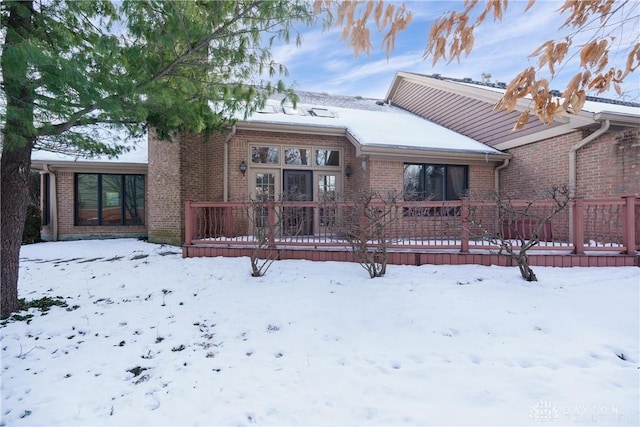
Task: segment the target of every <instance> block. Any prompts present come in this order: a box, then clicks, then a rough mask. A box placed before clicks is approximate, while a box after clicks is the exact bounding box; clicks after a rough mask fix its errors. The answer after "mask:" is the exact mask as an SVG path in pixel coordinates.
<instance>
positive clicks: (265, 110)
mask: <svg viewBox="0 0 640 427" xmlns="http://www.w3.org/2000/svg"><path fill="white" fill-rule="evenodd" d="M256 112H257V113H261V114H275V113H277V111H276V107H275V106H273V105H265V106H264V107H262V108H260V109H258V110H256Z"/></svg>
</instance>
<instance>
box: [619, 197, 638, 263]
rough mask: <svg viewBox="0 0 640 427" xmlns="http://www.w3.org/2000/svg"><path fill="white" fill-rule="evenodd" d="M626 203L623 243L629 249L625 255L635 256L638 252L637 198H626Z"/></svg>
mask: <svg viewBox="0 0 640 427" xmlns="http://www.w3.org/2000/svg"><path fill="white" fill-rule="evenodd" d="M625 202H626V204H625V209H624V212H625V215H624V222H623V223H624V235H623V237H622V239H623V240H622V242H623V244H624V245H625V246H626V247H627V250H626V251H625V253H627V254H634V253H635V251H636V241H635V240H636V229H635V228H636V221H635V219H636V218H635V216H636V215H635V214H636V198H635V196H626V197H625Z"/></svg>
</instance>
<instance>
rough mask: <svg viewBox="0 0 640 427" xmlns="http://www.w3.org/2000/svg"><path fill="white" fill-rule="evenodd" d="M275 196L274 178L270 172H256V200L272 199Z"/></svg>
mask: <svg viewBox="0 0 640 427" xmlns="http://www.w3.org/2000/svg"><path fill="white" fill-rule="evenodd" d="M275 196H276V178H275V175H274V174H272V173H256V200H258V201H265V200H274V199H275Z"/></svg>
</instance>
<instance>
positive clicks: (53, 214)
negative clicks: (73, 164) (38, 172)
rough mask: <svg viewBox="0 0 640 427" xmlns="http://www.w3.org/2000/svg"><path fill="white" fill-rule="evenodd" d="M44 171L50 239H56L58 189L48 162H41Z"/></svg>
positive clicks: (53, 240) (53, 172)
mask: <svg viewBox="0 0 640 427" xmlns="http://www.w3.org/2000/svg"><path fill="white" fill-rule="evenodd" d="M43 167H44V172H45V173H48V174H49V221H50V222H51V241H52V242H57V241H58V190H57V187H58V186H57V184H56V173H55V171H54V170H53V169H51V168H50V167H49V165H48V164H46V163H45V164H43Z"/></svg>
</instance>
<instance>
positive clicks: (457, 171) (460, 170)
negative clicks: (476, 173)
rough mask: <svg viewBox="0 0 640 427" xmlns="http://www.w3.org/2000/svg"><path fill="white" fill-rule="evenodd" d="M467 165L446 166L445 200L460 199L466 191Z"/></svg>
mask: <svg viewBox="0 0 640 427" xmlns="http://www.w3.org/2000/svg"><path fill="white" fill-rule="evenodd" d="M466 172H467V167H466V166H447V200H460V198H461V197H462V196H464V195H465V193H466V191H467V180H466V178H467V173H466Z"/></svg>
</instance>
